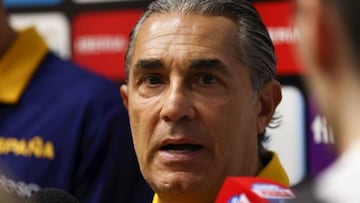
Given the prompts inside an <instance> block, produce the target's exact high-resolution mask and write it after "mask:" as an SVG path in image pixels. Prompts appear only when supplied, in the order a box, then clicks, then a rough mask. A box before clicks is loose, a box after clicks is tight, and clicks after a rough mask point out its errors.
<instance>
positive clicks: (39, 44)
mask: <svg viewBox="0 0 360 203" xmlns="http://www.w3.org/2000/svg"><path fill="white" fill-rule="evenodd" d="M47 52H48V47H47V45H46V43H45V42H44V41H43V40H42V38H41V37H40V36H39V34H38V33H37V32H36V30H35V28H29V29H26V30H24V31H21V32H19V35H18V37H17V39H16V40H15V42H14V43H13V44H12V45H11V47H10V48H9V50H8V51H7V52H6V54H5V55H4V56H3V58H2V59H1V60H0V102H1V103H9V104H15V103H17V102H18V101H19V99H20V97H21V95H22V93H23V92H24V90H25V88H26V86H27V84H28V83H29V81H30V79H31V77H32V75H33V74H34V72H35V71H36V69H37V68H38V66H39V64H40V63H41V61H42V59H43V58H44V56H45V55H46V53H47Z"/></svg>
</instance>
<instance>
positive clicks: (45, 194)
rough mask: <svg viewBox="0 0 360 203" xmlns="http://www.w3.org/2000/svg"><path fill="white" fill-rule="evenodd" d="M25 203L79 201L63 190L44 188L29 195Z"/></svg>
mask: <svg viewBox="0 0 360 203" xmlns="http://www.w3.org/2000/svg"><path fill="white" fill-rule="evenodd" d="M26 203H79V201H78V200H77V199H76V198H75V197H74V196H72V195H71V194H70V193H68V192H66V191H64V190H61V189H56V188H44V189H41V190H39V191H37V192H35V193H34V194H33V195H31V197H30V198H29V199H27V200H26Z"/></svg>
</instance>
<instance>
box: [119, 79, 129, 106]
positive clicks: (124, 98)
mask: <svg viewBox="0 0 360 203" xmlns="http://www.w3.org/2000/svg"><path fill="white" fill-rule="evenodd" d="M120 95H121V98H122V101H123V104H124V106H125V108H126V109H128V104H129V103H128V102H129V97H128V85H127V84H122V85H121V87H120Z"/></svg>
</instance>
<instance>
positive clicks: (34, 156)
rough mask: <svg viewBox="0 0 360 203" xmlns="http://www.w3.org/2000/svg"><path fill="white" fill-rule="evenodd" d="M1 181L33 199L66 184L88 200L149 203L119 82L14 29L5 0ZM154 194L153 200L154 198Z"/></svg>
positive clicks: (0, 42)
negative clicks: (40, 193) (7, 12)
mask: <svg viewBox="0 0 360 203" xmlns="http://www.w3.org/2000/svg"><path fill="white" fill-rule="evenodd" d="M0 168H1V170H0V171H1V172H0V186H1V187H2V188H3V189H4V191H6V192H8V193H11V194H12V195H16V196H18V197H20V198H23V199H26V198H28V197H29V196H31V194H32V193H34V192H36V191H38V190H40V189H41V188H47V187H52V188H59V189H63V190H66V191H68V192H69V193H71V194H73V195H74V196H75V197H76V198H77V199H78V200H79V201H80V202H83V203H86V202H93V203H100V202H149V201H151V198H152V192H151V190H150V188H149V187H148V185H147V184H146V182H145V181H144V180H143V178H142V175H141V173H140V171H139V168H138V164H137V160H136V156H135V153H134V150H133V146H132V140H131V134H130V127H129V123H128V117H127V111H126V109H125V108H124V107H123V106H122V102H121V98H120V94H119V92H118V89H117V87H116V86H115V85H114V84H113V83H111V82H110V81H108V80H105V79H103V78H100V77H98V76H95V75H93V74H91V73H88V72H86V71H85V70H84V69H82V68H79V67H77V66H76V65H74V64H72V63H71V62H68V61H64V60H62V59H60V58H58V57H57V56H56V55H54V54H53V52H51V51H50V50H49V48H48V47H47V45H46V44H45V42H44V41H43V39H42V38H41V37H40V36H39V35H38V33H37V32H36V30H35V29H34V28H29V29H26V30H23V31H20V32H16V31H14V30H13V29H12V28H11V27H10V25H9V23H8V21H7V17H6V13H5V9H4V6H3V4H2V1H1V0H0ZM149 199H150V200H149Z"/></svg>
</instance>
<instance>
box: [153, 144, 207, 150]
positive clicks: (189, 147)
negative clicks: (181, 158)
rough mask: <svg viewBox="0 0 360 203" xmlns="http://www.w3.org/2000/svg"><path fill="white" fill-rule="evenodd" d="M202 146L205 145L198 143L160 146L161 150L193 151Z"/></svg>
mask: <svg viewBox="0 0 360 203" xmlns="http://www.w3.org/2000/svg"><path fill="white" fill-rule="evenodd" d="M201 148H203V146H201V145H198V144H167V145H164V146H162V147H160V150H162V151H171V152H191V151H197V150H200V149H201Z"/></svg>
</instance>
